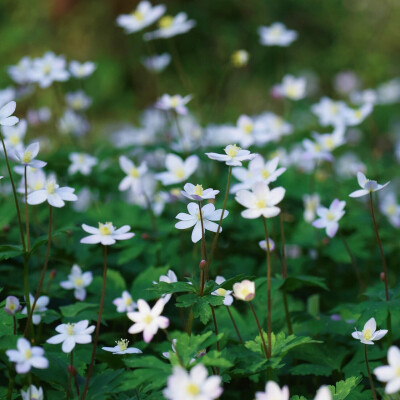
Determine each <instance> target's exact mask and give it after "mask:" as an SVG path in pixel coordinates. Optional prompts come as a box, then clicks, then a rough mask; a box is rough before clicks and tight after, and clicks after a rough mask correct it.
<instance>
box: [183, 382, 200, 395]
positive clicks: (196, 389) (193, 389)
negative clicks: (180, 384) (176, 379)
mask: <svg viewBox="0 0 400 400" xmlns="http://www.w3.org/2000/svg"><path fill="white" fill-rule="evenodd" d="M186 392H187V393H188V394H191V395H196V394H199V393H200V389H199V387H198V386H197V385H196V384H194V383H189V385H187V386H186Z"/></svg>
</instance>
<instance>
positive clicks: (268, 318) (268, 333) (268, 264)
mask: <svg viewBox="0 0 400 400" xmlns="http://www.w3.org/2000/svg"><path fill="white" fill-rule="evenodd" d="M262 220H263V225H264V233H265V242H266V245H267V260H266V261H267V309H268V315H267V338H268V353H267V358H270V357H271V350H272V347H271V346H272V344H271V332H272V323H271V308H272V307H271V248H270V246H269V237H268V229H267V220H266V218H265V217H262Z"/></svg>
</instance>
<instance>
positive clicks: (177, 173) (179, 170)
mask: <svg viewBox="0 0 400 400" xmlns="http://www.w3.org/2000/svg"><path fill="white" fill-rule="evenodd" d="M174 174H175V176H176V177H177V178H178V179H183V178H184V177H185V171H184V169H183V168H182V167H179V168H176V169H175V171H174Z"/></svg>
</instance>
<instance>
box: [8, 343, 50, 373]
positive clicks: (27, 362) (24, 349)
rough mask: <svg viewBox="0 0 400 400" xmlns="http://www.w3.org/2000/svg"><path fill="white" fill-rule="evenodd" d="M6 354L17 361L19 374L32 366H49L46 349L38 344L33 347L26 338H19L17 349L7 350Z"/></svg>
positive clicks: (40, 367) (43, 367)
mask: <svg viewBox="0 0 400 400" xmlns="http://www.w3.org/2000/svg"><path fill="white" fill-rule="evenodd" d="M6 354H7V357H8V359H9V360H10V362H13V363H15V370H16V371H17V374H26V373H27V372H29V371H30V370H31V368H32V367H33V368H38V369H46V368H47V367H48V366H49V361H48V360H47V358H46V357H44V350H43V349H42V348H41V347H38V346H33V347H31V344H30V343H29V341H28V340H26V339H25V338H19V339H18V341H17V350H7V351H6Z"/></svg>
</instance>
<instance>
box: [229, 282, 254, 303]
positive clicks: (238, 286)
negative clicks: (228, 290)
mask: <svg viewBox="0 0 400 400" xmlns="http://www.w3.org/2000/svg"><path fill="white" fill-rule="evenodd" d="M233 295H234V296H235V297H236V298H237V299H239V300H243V301H251V300H253V299H254V297H255V295H256V286H255V283H254V282H253V281H249V280H248V279H245V280H243V281H242V282H236V283H235V284H234V285H233Z"/></svg>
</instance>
